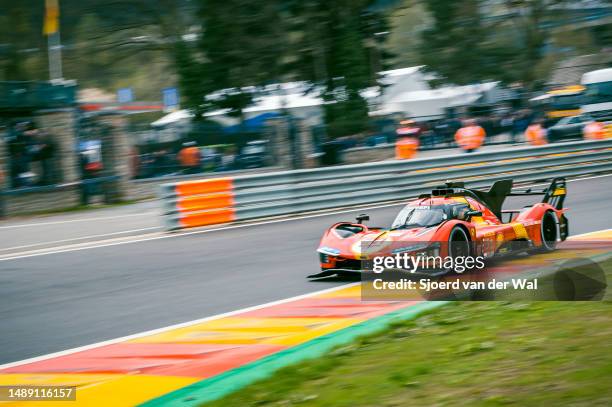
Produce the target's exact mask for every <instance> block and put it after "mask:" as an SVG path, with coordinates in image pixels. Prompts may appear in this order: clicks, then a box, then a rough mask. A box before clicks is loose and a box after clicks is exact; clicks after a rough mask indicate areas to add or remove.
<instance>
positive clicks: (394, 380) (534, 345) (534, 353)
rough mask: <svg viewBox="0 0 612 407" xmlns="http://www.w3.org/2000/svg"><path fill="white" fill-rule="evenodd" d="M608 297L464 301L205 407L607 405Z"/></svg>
mask: <svg viewBox="0 0 612 407" xmlns="http://www.w3.org/2000/svg"><path fill="white" fill-rule="evenodd" d="M610 338H612V306H611V303H609V302H590V303H584V302H533V303H516V302H514V303H505V302H504V303H502V302H458V303H453V304H450V305H448V306H446V307H442V308H440V309H438V310H436V311H432V312H431V313H429V314H426V315H423V316H421V317H419V318H417V319H415V320H412V321H408V322H404V323H400V324H397V325H394V326H392V327H391V328H390V329H389V330H387V331H386V332H384V333H381V334H377V335H373V336H370V337H366V338H363V339H361V340H359V341H357V342H356V343H354V344H352V345H348V346H344V347H342V348H339V349H336V350H335V351H333V352H332V353H331V354H330V355H328V356H326V357H324V358H320V359H315V360H310V361H306V362H303V363H301V364H299V365H296V366H291V367H288V368H284V369H282V370H280V371H278V372H277V373H276V374H275V375H274V376H272V377H271V378H269V379H266V380H263V381H260V382H258V383H255V384H253V385H250V386H248V387H246V388H244V389H243V390H241V391H240V392H237V393H234V394H232V395H229V396H228V397H226V398H224V399H221V400H218V401H215V402H212V403H209V404H206V405H207V406H259V405H274V406H288V405H301V406H413V405H426V406H429V405H436V406H472V405H482V406H498V405H504V406H505V405H508V406H525V405H533V406H558V405H572V406H575V405H578V406H580V405H584V406H609V405H611V403H612V386H611V383H612V341H611V340H610Z"/></svg>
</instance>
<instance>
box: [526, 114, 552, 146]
mask: <svg viewBox="0 0 612 407" xmlns="http://www.w3.org/2000/svg"><path fill="white" fill-rule="evenodd" d="M525 140H527V142H528V143H529V144H531V145H532V146H542V145H544V144H546V143H547V139H546V129H545V128H544V120H541V119H538V120H536V121H535V122H533V123H532V124H530V125H529V127H527V130H525Z"/></svg>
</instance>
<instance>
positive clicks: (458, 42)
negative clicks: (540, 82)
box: [420, 0, 563, 86]
mask: <svg viewBox="0 0 612 407" xmlns="http://www.w3.org/2000/svg"><path fill="white" fill-rule="evenodd" d="M424 3H425V5H426V7H427V11H428V12H429V13H430V15H431V17H432V20H433V21H432V25H431V27H430V28H428V29H426V30H425V31H424V33H423V41H422V43H421V46H420V55H421V63H423V64H425V65H427V67H428V69H430V70H432V71H435V72H437V73H439V74H441V75H442V76H443V80H444V81H445V82H454V83H459V84H467V83H474V82H479V81H484V80H501V81H503V82H506V83H509V82H515V81H519V82H523V83H525V84H526V85H528V86H531V85H532V84H533V83H534V81H536V80H537V79H538V78H537V67H538V64H539V63H540V62H541V61H542V60H543V59H544V58H545V54H544V46H545V45H546V44H547V42H548V40H549V39H550V35H551V33H550V32H549V31H546V30H544V29H543V28H542V24H541V23H542V22H543V19H544V17H545V16H546V14H547V13H550V10H551V8H550V7H551V6H552V5H554V4H558V3H563V2H562V1H559V0H535V1H531V0H508V1H505V2H501V3H500V4H499V6H498V9H486V7H491V4H490V2H487V1H484V0H464V1H461V2H440V1H436V0H424ZM484 10H486V12H485V11H484Z"/></svg>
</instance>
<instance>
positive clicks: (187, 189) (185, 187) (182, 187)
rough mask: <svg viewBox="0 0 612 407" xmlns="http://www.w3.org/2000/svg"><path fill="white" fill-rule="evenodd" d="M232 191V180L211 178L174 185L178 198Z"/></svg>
mask: <svg viewBox="0 0 612 407" xmlns="http://www.w3.org/2000/svg"><path fill="white" fill-rule="evenodd" d="M232 189H233V180H232V178H213V179H205V180H198V181H185V182H178V183H177V184H176V185H175V190H176V194H177V195H178V196H190V195H202V194H211V193H215V192H230V191H232Z"/></svg>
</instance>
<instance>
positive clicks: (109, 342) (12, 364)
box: [0, 282, 361, 373]
mask: <svg viewBox="0 0 612 407" xmlns="http://www.w3.org/2000/svg"><path fill="white" fill-rule="evenodd" d="M358 284H361V283H359V282H355V283H349V284H343V285H341V286H338V287H332V288H327V289H325V290H320V291H314V292H311V293H307V294H301V295H296V296H295V297H290V298H285V299H282V300H277V301H272V302H267V303H265V304H261V305H255V306H252V307H247V308H241V309H238V310H235V311H230V312H225V313H222V314H217V315H213V316H210V317H205V318H200V319H194V320H193V321H187V322H182V323H179V324H175V325H170V326H166V327H164V328H157V329H152V330H150V331H145V332H140V333H137V334H133V335H128V336H122V337H120V338H115V339H110V340H107V341H102V342H97V343H93V344H91V345H85V346H80V347H77V348H72V349H67V350H63V351H60V352H54V353H49V354H47V355H42V356H36V357H33V358H29V359H24V360H20V361H16V362H10V363H5V364H3V365H0V370H1V369H8V368H11V367H15V366H20V365H24V364H26V363H33V362H39V361H41V360H47V359H51V358H55V357H59V356H66V355H70V354H73V353H76V352H81V351H84V350H89V349H94V348H99V347H102V346H106V345H112V344H115V343H118V342H125V341H129V340H132V339H137V338H142V337H143V336H149V335H155V334H159V333H162V332H166V331H170V330H172V329H178V328H185V327H188V326H192V325H195V324H200V323H202V322H207V321H212V320H215V319H220V318H225V317H231V316H234V315H236V314H241V313H245V312H250V311H256V310H259V309H262V308H266V307H271V306H274V305H280V304H285V303H287V302H291V301H296V300H301V299H303V298H308V297H313V296H315V295H319V294H325V293H330V292H334V291H338V290H341V289H344V288H347V287H351V286H355V285H358ZM0 373H1V372H0Z"/></svg>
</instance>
